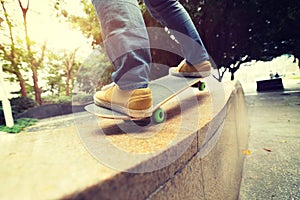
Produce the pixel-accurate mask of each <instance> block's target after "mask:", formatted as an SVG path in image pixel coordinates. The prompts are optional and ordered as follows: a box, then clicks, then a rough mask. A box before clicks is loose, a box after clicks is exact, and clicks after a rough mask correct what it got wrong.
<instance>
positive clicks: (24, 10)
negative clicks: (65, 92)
mask: <svg viewBox="0 0 300 200" xmlns="http://www.w3.org/2000/svg"><path fill="white" fill-rule="evenodd" d="M18 2H19V5H20V8H21V10H22V13H23V20H24V29H25V39H26V45H27V54H28V60H29V62H28V64H30V65H31V71H32V78H33V87H34V93H35V94H34V95H35V101H36V102H37V103H38V104H39V105H42V103H43V102H42V97H41V90H40V88H39V85H38V67H39V66H40V64H41V62H42V61H43V57H44V51H45V48H46V46H45V45H44V46H43V48H42V56H41V58H40V59H39V60H36V59H35V58H34V56H33V54H32V52H31V45H30V39H29V35H28V29H27V11H28V9H29V0H27V6H26V8H25V7H23V5H22V3H21V0H18Z"/></svg>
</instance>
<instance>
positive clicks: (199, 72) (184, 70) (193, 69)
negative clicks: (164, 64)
mask: <svg viewBox="0 0 300 200" xmlns="http://www.w3.org/2000/svg"><path fill="white" fill-rule="evenodd" d="M211 69H212V67H211V63H210V62H209V61H203V62H202V63H199V64H197V65H194V66H192V65H189V64H188V63H187V62H186V60H183V61H182V62H181V63H180V64H179V65H178V66H177V67H171V68H170V72H171V74H172V75H175V76H186V77H203V78H204V77H207V76H210V75H211Z"/></svg>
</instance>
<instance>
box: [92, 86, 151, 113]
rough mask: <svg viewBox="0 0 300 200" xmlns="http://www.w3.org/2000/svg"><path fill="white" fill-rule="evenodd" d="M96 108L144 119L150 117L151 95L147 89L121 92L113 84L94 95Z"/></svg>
mask: <svg viewBox="0 0 300 200" xmlns="http://www.w3.org/2000/svg"><path fill="white" fill-rule="evenodd" d="M94 102H95V104H96V105H98V106H102V107H106V108H109V109H112V110H115V111H118V112H121V113H125V114H127V115H129V116H131V117H135V118H144V117H149V116H150V115H151V113H150V110H151V108H152V93H151V90H150V89H149V88H141V89H135V90H121V89H120V88H119V87H118V86H117V85H116V84H115V83H111V84H109V85H106V86H104V87H103V88H102V89H101V90H100V91H98V92H96V93H95V95H94Z"/></svg>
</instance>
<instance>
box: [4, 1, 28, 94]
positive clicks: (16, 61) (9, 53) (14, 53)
mask: <svg viewBox="0 0 300 200" xmlns="http://www.w3.org/2000/svg"><path fill="white" fill-rule="evenodd" d="M5 3H6V2H5V1H3V0H2V1H1V6H2V10H3V13H4V17H5V20H4V19H2V18H1V19H2V20H1V21H2V22H3V21H5V22H6V25H7V27H8V32H9V34H8V35H9V37H8V38H9V41H10V42H9V44H5V42H4V41H3V44H0V56H1V57H2V59H3V62H4V64H3V71H5V72H9V73H11V74H14V75H15V76H16V78H17V80H18V82H19V85H20V88H21V95H22V96H23V97H26V96H27V91H26V84H25V80H24V78H23V75H22V73H21V69H22V58H23V57H24V51H23V49H22V48H21V47H17V45H16V41H15V39H14V35H13V23H12V22H11V20H10V18H9V14H8V12H7V10H6V7H5ZM3 29H4V28H3ZM3 31H4V30H3Z"/></svg>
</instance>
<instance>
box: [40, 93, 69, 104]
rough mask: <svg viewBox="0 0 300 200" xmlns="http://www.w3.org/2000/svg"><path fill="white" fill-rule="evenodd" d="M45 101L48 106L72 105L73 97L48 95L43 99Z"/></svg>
mask: <svg viewBox="0 0 300 200" xmlns="http://www.w3.org/2000/svg"><path fill="white" fill-rule="evenodd" d="M43 101H44V102H45V103H46V104H71V103H72V97H71V96H65V95H62V96H57V95H48V96H45V97H43Z"/></svg>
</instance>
